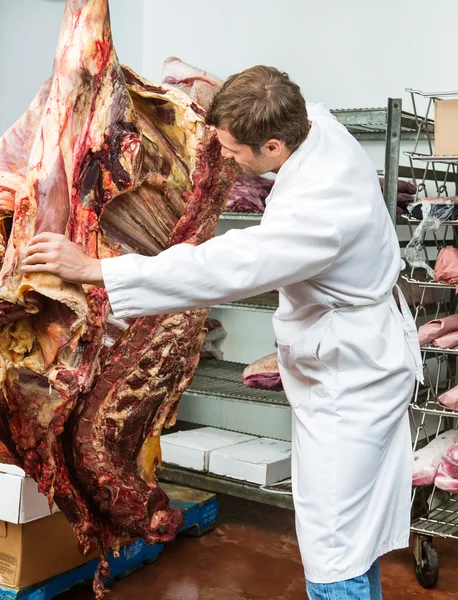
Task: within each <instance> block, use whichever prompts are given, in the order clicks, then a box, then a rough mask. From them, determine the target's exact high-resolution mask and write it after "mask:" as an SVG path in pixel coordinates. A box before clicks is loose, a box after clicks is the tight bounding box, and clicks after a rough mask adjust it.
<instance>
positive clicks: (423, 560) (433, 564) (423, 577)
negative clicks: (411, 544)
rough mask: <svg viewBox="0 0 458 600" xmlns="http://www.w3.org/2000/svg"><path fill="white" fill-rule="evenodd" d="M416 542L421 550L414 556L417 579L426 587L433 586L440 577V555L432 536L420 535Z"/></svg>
mask: <svg viewBox="0 0 458 600" xmlns="http://www.w3.org/2000/svg"><path fill="white" fill-rule="evenodd" d="M416 542H417V544H416V546H417V548H418V550H419V551H418V553H415V554H416V555H415V557H414V564H415V575H416V576H417V581H418V583H419V584H420V585H421V586H422V587H424V588H426V589H429V588H433V587H434V586H435V585H436V583H437V580H438V579H439V557H438V556H437V552H436V549H435V548H434V546H433V543H432V540H431V539H430V538H426V539H425V538H420V536H418V540H416ZM417 554H418V556H417Z"/></svg>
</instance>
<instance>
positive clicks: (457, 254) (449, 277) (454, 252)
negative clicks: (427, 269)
mask: <svg viewBox="0 0 458 600" xmlns="http://www.w3.org/2000/svg"><path fill="white" fill-rule="evenodd" d="M434 279H435V280H436V281H438V282H439V283H447V284H452V285H457V284H458V249H457V248H442V250H441V251H440V252H439V254H438V257H437V260H436V267H435V269H434Z"/></svg>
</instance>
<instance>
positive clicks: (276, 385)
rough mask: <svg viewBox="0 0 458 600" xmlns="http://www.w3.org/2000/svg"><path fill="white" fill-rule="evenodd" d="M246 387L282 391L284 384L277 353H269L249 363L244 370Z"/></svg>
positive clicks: (243, 381) (243, 377) (243, 380)
mask: <svg viewBox="0 0 458 600" xmlns="http://www.w3.org/2000/svg"><path fill="white" fill-rule="evenodd" d="M242 383H243V385H245V386H246V387H250V388H258V389H262V390H272V391H274V392H281V391H282V390H283V385H282V382H281V377H280V372H279V370H278V360H277V353H276V352H275V353H274V354H269V355H268V356H264V357H263V358H260V359H259V360H257V361H255V362H254V363H252V364H251V365H249V366H248V367H247V368H246V369H245V370H244V372H243V376H242Z"/></svg>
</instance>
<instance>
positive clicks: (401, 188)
mask: <svg viewBox="0 0 458 600" xmlns="http://www.w3.org/2000/svg"><path fill="white" fill-rule="evenodd" d="M379 182H380V187H381V189H382V190H383V188H384V187H385V179H384V178H383V177H380V178H379ZM416 193H417V186H416V185H415V183H414V182H413V181H404V180H403V179H398V194H408V195H409V196H414V195H415V194H416Z"/></svg>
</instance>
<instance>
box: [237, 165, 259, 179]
mask: <svg viewBox="0 0 458 600" xmlns="http://www.w3.org/2000/svg"><path fill="white" fill-rule="evenodd" d="M241 169H242V173H243V174H244V175H246V176H247V177H259V175H263V174H264V173H261V172H259V171H254V170H253V169H248V168H247V167H241Z"/></svg>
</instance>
